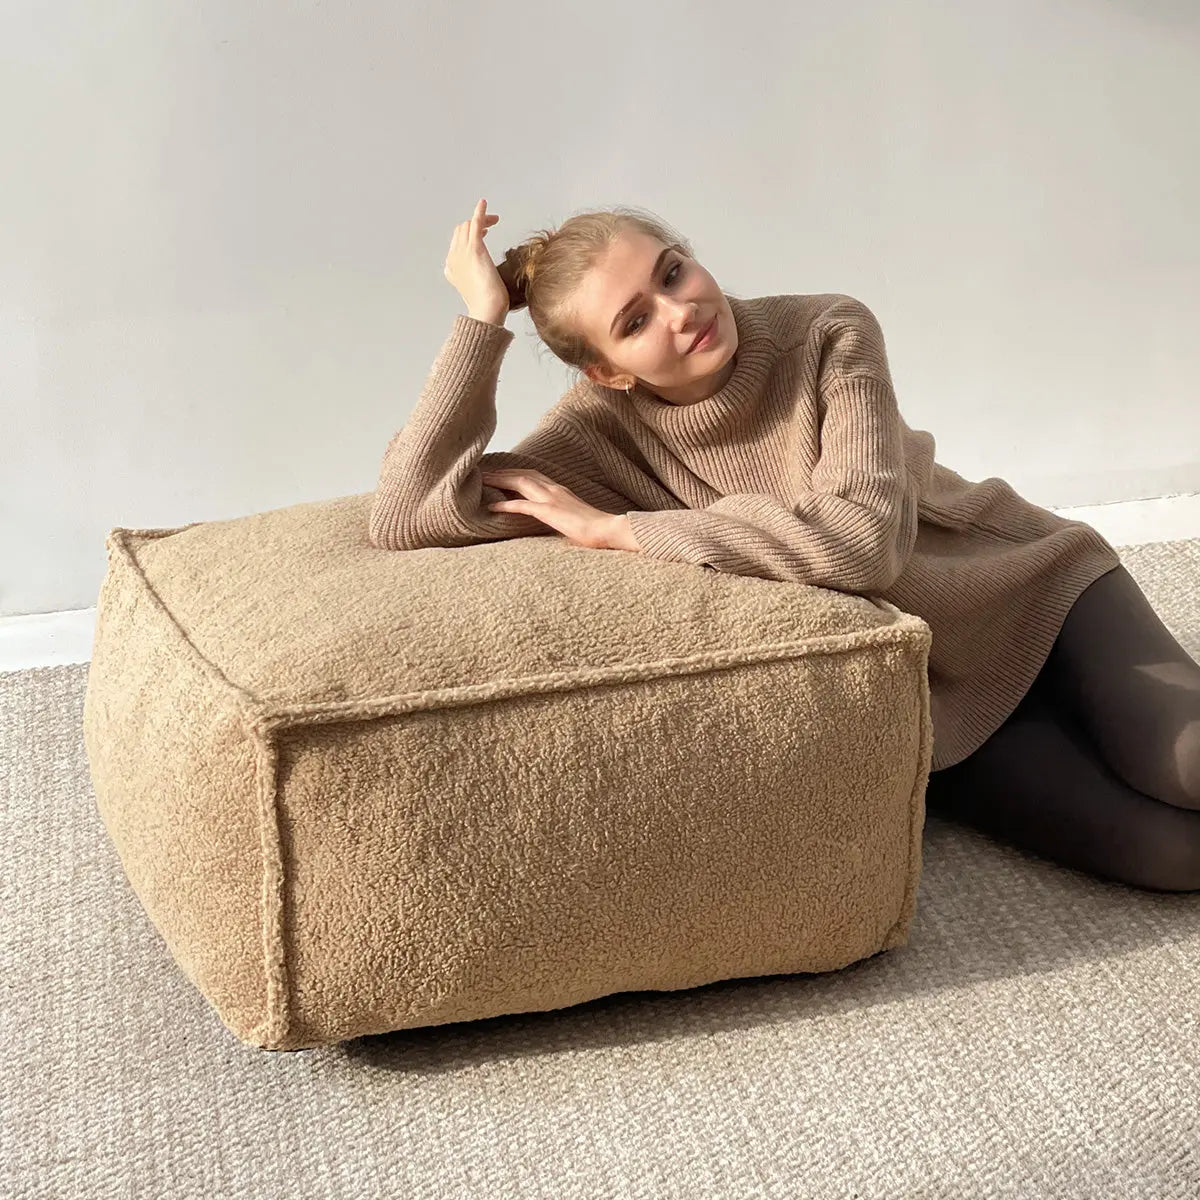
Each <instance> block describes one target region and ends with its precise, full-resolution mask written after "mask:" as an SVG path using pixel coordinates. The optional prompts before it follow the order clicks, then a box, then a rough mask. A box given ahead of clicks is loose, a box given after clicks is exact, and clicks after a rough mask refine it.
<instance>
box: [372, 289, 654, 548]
mask: <svg viewBox="0 0 1200 1200" xmlns="http://www.w3.org/2000/svg"><path fill="white" fill-rule="evenodd" d="M513 337H514V335H513V333H512V331H511V330H509V329H505V328H504V327H503V326H501V325H492V324H490V323H489V322H487V321H478V320H476V319H475V318H474V317H469V316H467V315H466V314H464V313H460V314H458V315H457V316H456V317H455V320H454V326H453V329H452V330H451V332H450V336H449V337H448V338H447V339H446V341H445V343H444V344H443V346H442V349H441V351H440V353H439V354H438V356H437V359H436V360H435V362H434V365H433V368H432V370H431V372H430V375H429V377H428V379H427V381H426V383H425V388H424V390H423V392H422V394H421V397H420V399H419V400H418V402H417V404H416V406H415V407H414V409H413V411H412V412H411V413H410V415H409V418H408V420H407V421H406V422H405V424H404V427H403V428H402V429H401V430H400V431H399V432H398V433H396V434H395V436H394V437H393V438H392V440H391V442H390V443H389V444H388V447H387V450H386V452H385V453H384V458H383V464H382V466H381V468H380V473H379V482H378V486H377V487H376V489H375V494H374V498H373V501H372V505H371V511H370V518H369V527H368V540H369V541H370V544H371V545H372V546H375V547H377V548H379V549H385V550H419V549H423V548H426V547H431V546H445V547H450V546H467V545H472V544H474V543H477V542H487V541H500V540H503V539H506V538H515V537H538V536H544V535H548V534H553V535H556V536H557V530H555V529H554V528H553V527H552V526H549V525H547V524H545V523H544V522H542V521H539V520H537V518H536V517H531V516H529V515H528V514H527V513H515V512H494V511H491V510H489V509H488V507H487V506H488V504H490V503H493V502H495V501H497V500H504V499H507V498H508V496H507V493H505V492H503V491H501V490H500V489H499V488H494V487H490V486H485V485H484V483H483V480H482V476H481V472H482V471H484V470H488V469H490V468H493V467H495V468H499V467H527V468H530V469H532V470H535V471H541V472H542V473H543V474H545V475H548V476H549V477H550V478H551V479H553V480H554V481H555V482H556V483H561V484H563V485H564V486H566V487H568V488H570V489H571V491H573V492H574V493H575V494H576V495H577V496H578V497H579V498H580V499H581V500H583V501H585V502H586V503H588V504H590V505H592V506H593V507H594V508H598V509H600V510H601V511H603V512H610V513H613V514H617V513H623V512H625V511H626V510H628V509H629V508H630V507H636V505H635V504H634V502H633V501H631V500H630V499H629V497H628V496H626V495H624V494H623V493H621V492H619V491H616V490H614V486H613V485H611V484H610V483H609V482H607V481H606V480H605V477H604V475H603V473H602V472H601V471H600V470H599V468H598V466H597V463H596V461H595V458H594V456H593V454H592V452H591V449H590V447H589V443H588V441H587V439H586V438H585V437H584V436H583V435H582V433H581V432H580V430H579V428H577V427H576V426H575V425H574V423H573V422H572V421H571V419H570V418H569V417H568V416H566V415H565V414H563V413H560V412H559V411H558V410H557V409H551V410H550V411H549V412H547V413H546V414H545V415H544V416H543V417H542V419H541V421H540V422H539V423H538V425H537V427H536V428H535V429H534V430H533V431H532V432H531V433H530V434H529V435H528V436H527V437H525V438H523V439H522V440H521V441H520V442H518V443H517V445H516V446H515V447H514V448H513V449H512V450H506V451H495V452H493V453H491V454H485V453H484V449H485V447H486V446H487V444H488V442H489V441H491V438H492V435H493V434H494V433H495V431H496V383H497V379H498V376H499V372H500V364H501V361H502V359H503V357H504V353H505V351H506V350H507V349H508V346H509V345H510V344H511V342H512V341H513Z"/></svg>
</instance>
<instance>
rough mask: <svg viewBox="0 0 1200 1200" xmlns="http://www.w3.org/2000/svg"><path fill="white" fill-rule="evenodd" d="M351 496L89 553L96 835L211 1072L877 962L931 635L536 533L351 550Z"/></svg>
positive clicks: (899, 923)
mask: <svg viewBox="0 0 1200 1200" xmlns="http://www.w3.org/2000/svg"><path fill="white" fill-rule="evenodd" d="M371 499H372V497H371V495H370V494H366V495H359V496H349V497H341V498H338V499H335V500H327V501H321V502H317V503H309V504H300V505H296V506H293V507H289V508H283V509H278V510H275V511H271V512H265V513H258V514H255V515H253V516H248V517H242V518H238V519H234V520H225V521H208V522H199V523H195V524H191V525H185V526H182V527H180V528H177V529H138V530H134V529H121V528H117V529H113V530H112V532H111V533H110V534H109V537H108V539H107V543H106V545H107V549H108V571H107V574H106V576H105V579H104V583H103V586H102V588H101V591H100V597H99V608H98V614H97V620H96V631H95V647H94V653H93V658H92V662H91V669H90V673H89V676H88V686H87V695H86V698H85V705H84V736H85V742H86V748H87V754H88V759H89V762H90V765H91V772H92V780H93V784H94V786H95V792H96V800H97V803H98V806H99V811H100V815H101V817H102V819H103V821H104V825H105V827H106V829H107V831H108V834H109V836H110V837H111V838H112V841H113V844H114V846H115V847H116V851H117V853H118V854H119V856H120V859H121V862H122V864H123V866H124V869H125V872H126V874H127V876H128V878H129V882H130V884H131V885H132V887H133V889H134V891H135V892H136V894H137V896H138V897H139V899H140V900H141V902H142V904H143V905H144V906H145V909H146V912H147V913H148V915H149V917H150V919H151V921H152V922H153V923H154V925H155V927H156V928H157V929H158V931H159V933H160V934H161V935H162V937H163V939H164V940H165V942H166V944H167V946H168V948H169V949H170V951H171V953H172V954H173V955H174V957H175V959H176V961H177V962H178V964H179V966H180V968H181V969H182V970H183V971H184V973H185V974H186V975H187V977H188V978H189V979H190V980H191V981H192V982H193V983H194V984H195V985H196V987H197V988H198V989H199V990H200V992H201V993H202V994H203V995H204V996H205V997H206V998H207V999H208V1001H209V1002H210V1003H211V1004H212V1005H213V1007H214V1008H215V1010H216V1012H217V1015H218V1016H219V1017H220V1019H221V1020H222V1021H223V1022H224V1023H225V1025H226V1026H227V1027H228V1028H229V1029H230V1030H231V1031H232V1032H233V1033H234V1034H235V1035H236V1036H237V1037H238V1038H239V1039H240V1040H241V1041H242V1042H244V1043H246V1044H248V1045H253V1046H258V1047H263V1048H266V1049H271V1050H297V1049H303V1048H307V1047H313V1046H320V1045H325V1044H328V1043H332V1042H337V1041H340V1040H343V1039H346V1038H353V1037H357V1036H361V1035H364V1034H375V1033H382V1032H385V1031H388V1030H395V1029H408V1028H412V1027H415V1026H425V1025H439V1024H443V1023H445V1022H450V1021H466V1020H474V1019H479V1018H484V1017H492V1016H497V1015H499V1014H503V1013H519V1012H530V1011H542V1010H549V1009H556V1008H563V1007H566V1006H568V1005H573V1004H579V1003H582V1002H584V1001H587V1000H592V999H595V998H597V997H599V996H604V995H608V994H611V993H614V992H624V991H640V990H646V989H663V990H676V989H680V988H690V987H695V986H698V985H701V984H706V983H711V982H714V981H716V980H722V979H731V978H740V977H749V976H759V975H773V974H780V973H790V972H815V971H830V970H835V969H837V968H840V967H843V966H846V965H847V964H849V963H852V962H855V961H857V960H860V959H862V958H865V957H867V956H869V955H872V954H876V953H878V952H880V951H881V950H886V949H889V948H891V947H895V946H902V945H904V944H905V943H906V941H907V937H908V928H909V923H910V921H911V919H912V917H913V915H914V910H915V905H916V895H917V886H918V883H919V877H920V869H921V835H922V828H923V825H924V817H925V806H924V799H925V788H926V784H927V783H928V775H929V763H930V761H931V749H932V723H931V718H930V712H929V687H928V678H927V666H928V654H929V647H930V642H931V635H930V631H929V626H928V625H926V624H925V622H924V621H922V620H920V619H919V618H917V617H914V616H911V615H907V614H905V613H902V612H900V611H899V610H898V609H896V608H895V607H893V606H892V605H889V604H887V603H885V602H882V601H877V600H873V599H867V598H864V597H862V596H857V595H853V594H850V593H843V592H838V591H832V590H827V589H823V588H815V587H807V586H803V585H799V584H785V583H779V582H775V581H771V580H765V579H759V578H755V577H748V576H736V575H727V574H722V573H719V572H716V571H710V570H706V569H704V568H698V567H694V566H690V565H687V564H681V563H670V562H664V561H661V560H653V559H650V558H647V557H646V556H644V555H641V554H637V553H631V552H627V551H623V550H591V549H587V548H585V547H581V546H576V545H574V544H572V543H571V542H569V541H567V540H566V539H565V538H563V537H561V536H559V535H557V534H552V535H550V536H545V537H526V538H515V539H510V540H504V541H496V542H487V543H483V544H479V545H474V546H466V547H457V548H446V549H428V550H414V551H399V552H397V551H389V550H379V549H375V548H373V547H372V546H371V545H370V544H369V542H368V539H367V523H368V514H369V510H370V504H371Z"/></svg>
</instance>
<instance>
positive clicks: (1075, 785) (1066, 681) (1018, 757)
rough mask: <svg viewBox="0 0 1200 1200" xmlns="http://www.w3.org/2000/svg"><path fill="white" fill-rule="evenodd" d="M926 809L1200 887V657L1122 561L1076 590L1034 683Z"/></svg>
mask: <svg viewBox="0 0 1200 1200" xmlns="http://www.w3.org/2000/svg"><path fill="white" fill-rule="evenodd" d="M926 807H927V809H928V810H929V811H930V812H933V813H935V814H937V815H938V816H944V817H946V818H948V819H950V820H958V821H962V822H964V823H966V824H968V825H971V826H973V827H975V828H976V829H979V830H981V831H982V832H984V833H987V834H990V835H992V836H995V837H998V838H1000V839H1001V840H1003V841H1006V842H1008V843H1010V844H1011V845H1014V846H1017V847H1019V848H1020V849H1022V850H1026V851H1029V852H1031V853H1033V854H1037V855H1040V856H1041V857H1043V858H1047V859H1050V860H1052V861H1054V862H1056V863H1059V864H1061V865H1063V866H1068V867H1074V868H1077V869H1079V870H1082V871H1087V872H1089V873H1091V874H1093V875H1098V876H1100V877H1101V878H1104V879H1108V880H1113V881H1117V882H1120V883H1126V884H1132V885H1133V886H1135V887H1141V888H1148V889H1151V890H1153V891H1170V892H1181V891H1195V890H1200V665H1197V663H1196V662H1195V661H1194V660H1193V659H1192V658H1191V657H1190V656H1189V654H1188V653H1187V651H1186V650H1184V648H1183V647H1182V646H1181V645H1180V644H1179V643H1178V642H1177V641H1176V640H1175V638H1174V636H1173V635H1172V634H1171V632H1170V630H1168V629H1167V627H1166V626H1165V625H1164V624H1163V623H1162V621H1161V620H1160V619H1159V617H1158V615H1157V614H1156V613H1155V611H1154V609H1153V607H1152V606H1151V604H1150V602H1149V601H1148V600H1147V599H1146V596H1145V595H1144V594H1143V592H1142V590H1141V589H1140V588H1139V587H1138V585H1137V582H1136V581H1135V580H1134V578H1133V576H1132V575H1130V574H1129V572H1128V571H1127V570H1126V569H1125V568H1124V567H1123V566H1122V567H1117V568H1115V569H1114V570H1112V571H1109V572H1108V573H1107V574H1105V575H1102V576H1101V577H1100V578H1099V579H1097V580H1096V581H1095V582H1094V583H1093V584H1092V585H1091V586H1090V587H1088V588H1087V589H1086V590H1085V591H1084V592H1083V593H1082V594H1081V595H1080V597H1079V599H1078V600H1076V602H1075V604H1074V606H1073V607H1072V608H1071V611H1070V612H1069V613H1068V614H1067V619H1066V621H1065V623H1064V624H1063V628H1062V630H1061V632H1060V633H1059V636H1058V639H1057V640H1056V641H1055V643H1054V646H1053V648H1052V649H1051V651H1050V655H1049V657H1048V658H1047V659H1046V662H1045V665H1044V666H1043V667H1042V670H1041V672H1040V673H1039V674H1038V677H1037V679H1036V680H1035V681H1034V684H1033V687H1032V688H1031V689H1030V691H1029V693H1028V694H1027V695H1026V696H1025V698H1024V699H1023V700H1022V701H1021V703H1020V704H1019V705H1018V706H1017V708H1016V710H1015V711H1014V712H1013V713H1012V714H1011V716H1009V718H1008V720H1007V721H1005V722H1004V724H1003V725H1001V726H1000V728H999V729H998V730H996V732H995V733H994V734H992V736H991V737H990V738H988V740H987V741H986V742H984V743H983V745H982V746H980V747H979V749H977V750H976V751H975V752H974V753H973V754H970V755H968V756H967V758H965V759H963V760H962V761H961V762H959V763H956V764H955V765H954V766H952V767H947V768H946V769H945V770H942V771H935V772H932V773H931V774H930V776H929V788H928V791H927V792H926Z"/></svg>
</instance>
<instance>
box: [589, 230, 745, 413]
mask: <svg viewBox="0 0 1200 1200" xmlns="http://www.w3.org/2000/svg"><path fill="white" fill-rule="evenodd" d="M622 310H624V311H622ZM575 313H576V319H577V320H578V321H579V322H580V323H581V324H582V327H583V330H584V332H585V334H586V335H587V337H588V339H589V340H590V341H591V343H592V345H593V346H596V347H598V348H599V350H600V352H601V354H603V355H604V357H605V359H606V360H607V362H608V364H609V369H606V368H605V367H603V366H595V367H589V368H588V369H587V375H588V378H589V379H592V380H593V381H595V382H596V383H599V384H601V385H602V386H604V387H612V388H620V389H621V390H622V391H624V390H625V388H626V386H627V385H629V384H641V385H642V386H643V387H644V388H646V389H647V390H648V391H650V392H652V393H654V394H655V395H657V396H660V397H662V398H663V399H664V400H668V401H670V402H671V403H674V404H691V403H694V402H696V401H697V400H704V399H706V398H707V397H708V396H711V395H712V394H713V393H714V392H716V391H718V390H720V388H722V387H724V385H725V383H726V382H727V381H728V379H729V377H730V375H732V374H733V368H734V354H735V353H736V351H737V348H738V335H737V327H736V326H735V324H734V320H733V311H732V310H731V308H730V307H729V301H728V300H727V299H726V298H725V294H724V293H723V292H722V291H721V289H720V287H719V286H718V285H717V281H716V280H715V279H714V278H713V277H712V276H711V275H710V274H709V273H708V272H707V271H706V270H705V269H704V268H703V267H702V266H701V265H700V264H699V263H698V262H697V261H696V260H695V259H694V258H688V257H687V256H686V255H684V254H682V253H681V252H680V251H678V250H673V249H670V248H668V247H666V246H664V245H663V243H662V242H660V241H658V240H657V239H656V238H652V237H650V236H648V235H647V234H644V233H640V232H636V233H635V232H631V231H626V232H622V233H621V234H620V235H619V236H618V237H617V239H616V240H615V241H614V242H613V244H612V245H611V246H610V247H609V248H608V250H607V252H606V253H605V255H604V257H603V258H601V259H600V260H599V261H598V262H597V263H596V265H595V266H594V267H593V268H592V270H591V271H590V272H589V273H588V275H587V277H586V278H585V280H584V282H583V284H582V285H581V286H580V289H579V292H578V294H577V301H576V308H575ZM714 317H715V318H716V322H717V324H716V328H715V329H714V330H713V332H712V334H711V335H710V336H709V339H708V341H707V342H706V343H705V344H704V345H703V346H701V347H700V348H699V349H696V350H691V349H690V347H691V345H692V343H693V342H694V341H695V339H696V335H697V334H699V333H700V332H701V331H702V330H703V329H705V327H706V326H707V325H708V324H709V322H710V321H712V320H713V318H714Z"/></svg>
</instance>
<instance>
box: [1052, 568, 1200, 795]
mask: <svg viewBox="0 0 1200 1200" xmlns="http://www.w3.org/2000/svg"><path fill="white" fill-rule="evenodd" d="M1042 677H1044V678H1045V680H1046V683H1047V684H1048V687H1049V691H1050V694H1052V695H1053V697H1054V698H1055V700H1056V703H1057V705H1058V706H1060V707H1063V708H1065V709H1066V710H1067V711H1069V712H1070V714H1071V715H1072V716H1073V717H1074V718H1075V720H1076V722H1077V723H1078V725H1079V726H1080V727H1081V728H1082V729H1083V730H1084V732H1085V733H1086V734H1087V735H1088V737H1089V738H1090V740H1091V741H1092V743H1093V744H1094V745H1095V747H1096V750H1097V751H1098V752H1099V754H1100V756H1101V757H1102V758H1103V760H1104V762H1105V763H1106V764H1107V765H1108V766H1109V767H1111V768H1112V770H1113V771H1114V772H1115V773H1116V774H1117V776H1118V777H1119V778H1120V779H1122V780H1123V781H1124V782H1125V783H1127V784H1128V785H1129V786H1130V787H1132V788H1135V789H1137V791H1139V792H1143V793H1145V795H1147V796H1151V797H1153V798H1154V799H1156V800H1160V801H1163V802H1165V803H1167V804H1173V805H1176V806H1178V807H1180V808H1188V809H1200V665H1198V664H1197V663H1196V662H1195V661H1194V660H1193V659H1192V657H1191V656H1190V655H1189V654H1188V652H1187V651H1186V650H1185V649H1184V648H1183V647H1182V646H1181V645H1180V644H1179V643H1178V642H1177V641H1176V640H1175V637H1174V635H1173V634H1172V633H1171V631H1170V630H1169V629H1168V628H1167V627H1166V626H1165V625H1164V624H1163V623H1162V621H1161V620H1160V619H1159V616H1158V614H1157V613H1156V612H1155V611H1154V609H1153V607H1152V606H1151V604H1150V601H1149V600H1148V599H1147V598H1146V596H1145V595H1144V594H1143V592H1142V590H1141V588H1139V587H1138V585H1137V581H1136V580H1135V579H1134V578H1133V576H1132V575H1130V573H1129V572H1128V571H1127V570H1126V569H1125V568H1124V567H1123V566H1121V567H1117V568H1115V569H1114V570H1112V571H1109V572H1108V573H1107V574H1105V575H1102V576H1101V577H1100V578H1099V579H1097V580H1096V581H1095V582H1094V583H1093V584H1092V585H1091V586H1090V587H1088V588H1087V589H1086V590H1085V591H1084V592H1083V593H1082V594H1081V595H1080V597H1079V599H1078V600H1076V601H1075V604H1074V605H1073V607H1072V608H1071V611H1070V612H1069V613H1068V614H1067V619H1066V621H1065V622H1064V624H1063V627H1062V630H1061V632H1060V633H1059V636H1058V639H1057V640H1056V641H1055V643H1054V646H1053V648H1052V649H1051V651H1050V655H1049V657H1048V658H1047V660H1046V664H1045V666H1044V667H1043V668H1042V672H1041V675H1040V676H1039V678H1042Z"/></svg>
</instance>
